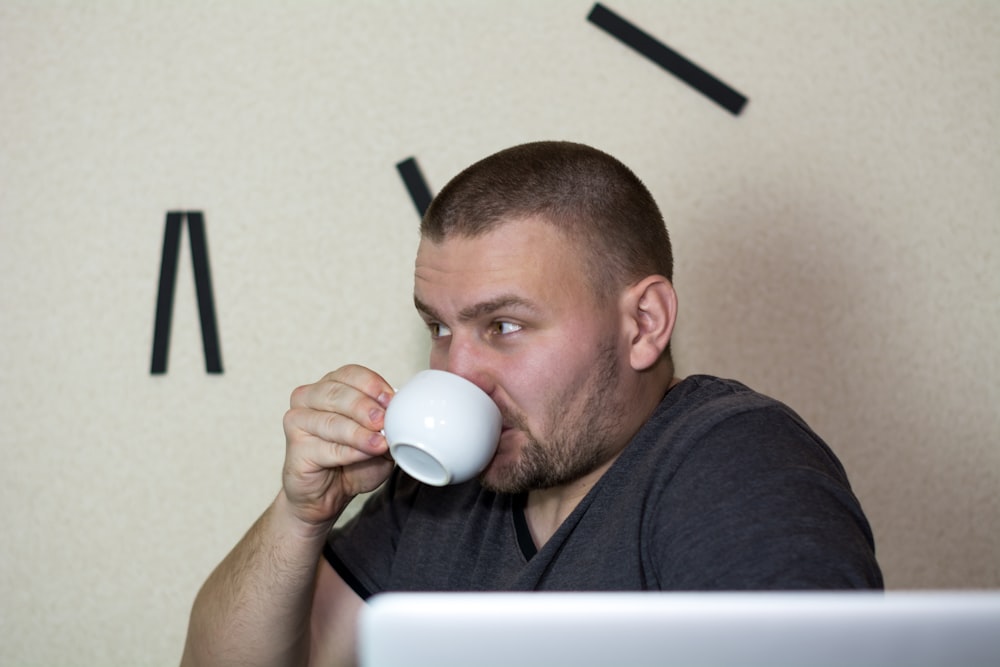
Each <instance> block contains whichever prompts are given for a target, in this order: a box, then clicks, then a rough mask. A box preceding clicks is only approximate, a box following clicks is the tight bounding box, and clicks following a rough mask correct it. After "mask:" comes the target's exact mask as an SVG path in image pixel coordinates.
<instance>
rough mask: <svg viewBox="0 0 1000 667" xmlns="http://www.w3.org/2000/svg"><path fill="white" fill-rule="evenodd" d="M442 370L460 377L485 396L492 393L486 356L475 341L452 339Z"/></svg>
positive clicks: (490, 375)
mask: <svg viewBox="0 0 1000 667" xmlns="http://www.w3.org/2000/svg"><path fill="white" fill-rule="evenodd" d="M444 369H445V370H446V371H448V372H450V373H454V374H455V375H460V376H462V377H463V378H465V379H466V380H468V381H469V382H472V383H473V384H474V385H476V386H477V387H479V388H480V389H482V390H483V391H485V392H486V393H487V394H491V393H492V392H493V381H492V379H491V377H492V373H490V372H489V367H488V363H487V358H486V354H485V353H484V351H483V350H482V349H481V346H479V345H477V344H476V342H475V341H472V340H468V339H462V338H459V337H454V338H453V339H452V341H451V345H450V346H449V347H448V356H447V358H446V359H445V364H444Z"/></svg>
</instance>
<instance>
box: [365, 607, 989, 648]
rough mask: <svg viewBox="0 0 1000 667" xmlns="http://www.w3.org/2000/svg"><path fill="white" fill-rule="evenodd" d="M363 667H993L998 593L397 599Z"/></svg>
mask: <svg viewBox="0 0 1000 667" xmlns="http://www.w3.org/2000/svg"><path fill="white" fill-rule="evenodd" d="M359 651H360V654H359V657H360V663H361V665H362V667H403V666H423V665H435V666H449V665H481V666H484V667H491V666H494V665H495V666H497V667H499V666H501V665H502V666H504V667H511V666H524V665H574V666H581V667H586V666H597V665H602V666H613V667H618V666H628V667H646V666H651V665H658V666H659V665H679V666H681V665H682V666H685V667H737V666H738V667H757V666H760V667H763V666H765V665H766V666H767V667H793V666H794V667H805V666H808V667H846V666H857V667H862V666H864V667H997V666H1000V592H934V593H930V592H927V593H923V592H913V593H902V592H899V593H885V594H883V593H871V592H837V593H826V592H824V593H813V592H809V593H393V594H383V595H378V596H375V597H373V598H372V600H371V601H370V604H369V605H367V607H366V608H365V610H364V611H363V612H362V616H361V618H360V626H359Z"/></svg>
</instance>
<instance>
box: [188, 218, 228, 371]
mask: <svg viewBox="0 0 1000 667" xmlns="http://www.w3.org/2000/svg"><path fill="white" fill-rule="evenodd" d="M187 221H188V235H189V236H190V239H191V261H192V263H193V264H194V286H195V290H196V291H197V293H198V314H199V316H200V317H201V338H202V344H203V346H204V348H205V370H206V371H208V372H209V373H221V372H222V355H221V353H220V350H219V330H218V327H217V326H216V322H215V301H214V299H213V298H212V273H211V271H210V270H209V265H208V243H207V242H206V240H205V219H204V217H203V216H202V214H201V212H200V211H189V212H188V214H187Z"/></svg>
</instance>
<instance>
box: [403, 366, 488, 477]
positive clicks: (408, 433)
mask: <svg viewBox="0 0 1000 667" xmlns="http://www.w3.org/2000/svg"><path fill="white" fill-rule="evenodd" d="M502 427H503V419H502V417H501V416H500V410H499V409H498V408H497V406H496V403H494V402H493V399H491V398H490V397H489V396H487V395H486V392H484V391H483V390H482V389H480V388H479V387H477V386H476V385H475V384H473V383H472V382H470V381H469V380H466V379H465V378H463V377H461V376H459V375H455V374H454V373H449V372H447V371H438V370H426V371H420V372H419V373H417V374H416V375H414V376H413V378H412V379H411V380H410V381H409V382H407V383H406V384H405V385H404V386H403V388H402V389H400V390H399V391H397V392H396V395H395V396H393V397H392V400H391V401H390V402H389V407H388V408H386V411H385V428H384V433H385V439H386V440H387V441H388V442H389V452H390V453H391V454H392V458H393V459H395V461H396V463H397V464H398V465H399V467H400V468H402V469H403V470H404V471H405V472H406V473H408V474H409V475H410V476H411V477H413V478H414V479H416V480H418V481H420V482H423V483H424V484H430V485H433V486H445V485H447V484H458V483H460V482H467V481H469V480H470V479H472V478H473V477H475V476H476V475H478V474H479V473H480V472H482V471H483V469H484V468H486V466H487V465H489V462H490V461H491V460H492V459H493V455H494V454H495V453H496V449H497V443H498V442H499V440H500V431H501V429H502Z"/></svg>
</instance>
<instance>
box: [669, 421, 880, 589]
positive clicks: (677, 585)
mask: <svg viewBox="0 0 1000 667" xmlns="http://www.w3.org/2000/svg"><path fill="white" fill-rule="evenodd" d="M658 509H659V514H658V516H659V519H658V522H657V524H656V528H655V530H656V533H657V534H656V537H655V538H654V544H655V545H656V546H655V548H656V550H657V554H658V556H657V557H658V570H659V577H660V578H661V584H662V585H663V587H665V588H670V589H680V590H750V589H759V590H796V589H844V588H881V587H882V585H883V583H882V575H881V572H880V570H879V567H878V564H877V562H876V560H875V553H874V542H873V538H872V533H871V529H870V527H869V524H868V522H867V520H866V518H865V516H864V513H863V512H862V510H861V506H860V503H859V502H858V500H857V498H856V497H855V495H854V493H853V492H852V491H851V488H850V485H849V483H848V481H847V477H846V475H845V474H844V471H843V468H842V467H841V465H840V463H839V461H838V460H837V459H836V457H835V456H834V455H833V453H832V452H831V451H830V450H829V448H828V447H827V446H826V445H825V444H824V443H823V442H822V441H821V440H819V438H818V437H817V436H816V435H815V434H814V433H813V432H812V431H811V430H809V429H808V427H806V426H805V425H804V424H803V423H802V422H801V421H799V420H798V419H797V418H796V417H795V416H794V415H792V414H789V413H787V412H785V411H784V410H783V409H780V408H778V407H773V408H763V409H755V410H748V411H746V412H742V413H739V414H736V415H733V416H731V417H729V418H728V419H725V420H723V421H721V422H719V423H718V424H716V425H714V426H713V427H712V428H711V429H710V430H708V431H707V432H706V433H704V434H703V437H702V438H701V439H700V440H699V442H698V444H697V446H695V447H692V448H691V450H690V451H689V452H688V454H687V456H686V458H685V459H684V461H683V463H682V464H681V465H680V466H679V467H678V469H677V470H676V473H675V475H674V476H673V478H672V479H671V482H670V484H669V485H667V486H665V487H664V491H663V493H662V495H661V497H660V501H659V508H658Z"/></svg>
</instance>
